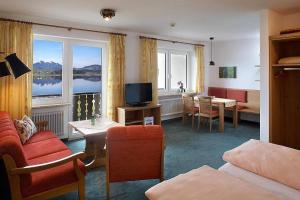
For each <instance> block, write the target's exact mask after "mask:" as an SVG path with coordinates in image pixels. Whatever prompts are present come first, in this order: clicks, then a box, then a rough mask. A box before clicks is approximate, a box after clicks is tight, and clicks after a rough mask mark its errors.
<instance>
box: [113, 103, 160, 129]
mask: <svg viewBox="0 0 300 200" xmlns="http://www.w3.org/2000/svg"><path fill="white" fill-rule="evenodd" d="M145 117H153V120H154V124H155V125H160V124H161V119H160V105H159V104H157V105H152V104H150V105H146V106H139V107H135V106H134V107H132V106H125V107H118V123H120V124H123V125H125V126H128V125H143V124H144V118H145Z"/></svg>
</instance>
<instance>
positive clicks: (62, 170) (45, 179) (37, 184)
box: [21, 149, 86, 197]
mask: <svg viewBox="0 0 300 200" xmlns="http://www.w3.org/2000/svg"><path fill="white" fill-rule="evenodd" d="M71 154H72V151H71V150H69V149H66V150H62V151H59V152H56V153H52V154H48V155H45V156H41V157H38V158H34V159H29V160H28V163H29V164H30V165H37V164H43V163H47V162H52V161H55V160H58V159H61V158H65V157H67V156H69V155H71ZM78 166H79V168H80V170H81V171H82V172H83V173H84V174H86V171H85V167H84V164H83V163H82V162H81V161H79V160H78ZM31 175H32V183H31V184H30V185H26V184H27V183H26V182H24V181H22V179H21V184H22V194H23V197H27V196H30V195H32V194H36V193H40V192H43V191H46V190H50V189H52V188H56V187H59V186H63V185H66V184H70V183H73V182H76V181H77V176H76V173H75V171H74V168H73V162H69V163H67V164H64V165H61V166H58V167H54V168H51V169H47V170H43V171H39V172H34V173H32V174H31Z"/></svg>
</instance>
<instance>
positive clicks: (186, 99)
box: [182, 93, 195, 113]
mask: <svg viewBox="0 0 300 200" xmlns="http://www.w3.org/2000/svg"><path fill="white" fill-rule="evenodd" d="M182 103H183V112H184V113H194V108H195V102H194V95H193V94H187V93H185V94H182Z"/></svg>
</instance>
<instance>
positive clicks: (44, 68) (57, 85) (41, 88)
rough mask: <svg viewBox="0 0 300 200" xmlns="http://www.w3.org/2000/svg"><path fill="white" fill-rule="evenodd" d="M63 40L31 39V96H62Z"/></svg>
mask: <svg viewBox="0 0 300 200" xmlns="http://www.w3.org/2000/svg"><path fill="white" fill-rule="evenodd" d="M62 63H63V42H61V41H51V40H39V39H35V40H34V41H33V84H32V96H33V97H51V96H62V65H63V64H62Z"/></svg>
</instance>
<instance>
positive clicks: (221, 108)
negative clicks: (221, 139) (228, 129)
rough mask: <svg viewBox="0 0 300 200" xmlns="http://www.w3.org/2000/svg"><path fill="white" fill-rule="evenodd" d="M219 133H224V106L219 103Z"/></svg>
mask: <svg viewBox="0 0 300 200" xmlns="http://www.w3.org/2000/svg"><path fill="white" fill-rule="evenodd" d="M219 131H220V132H221V133H223V132H224V104H223V103H219Z"/></svg>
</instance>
